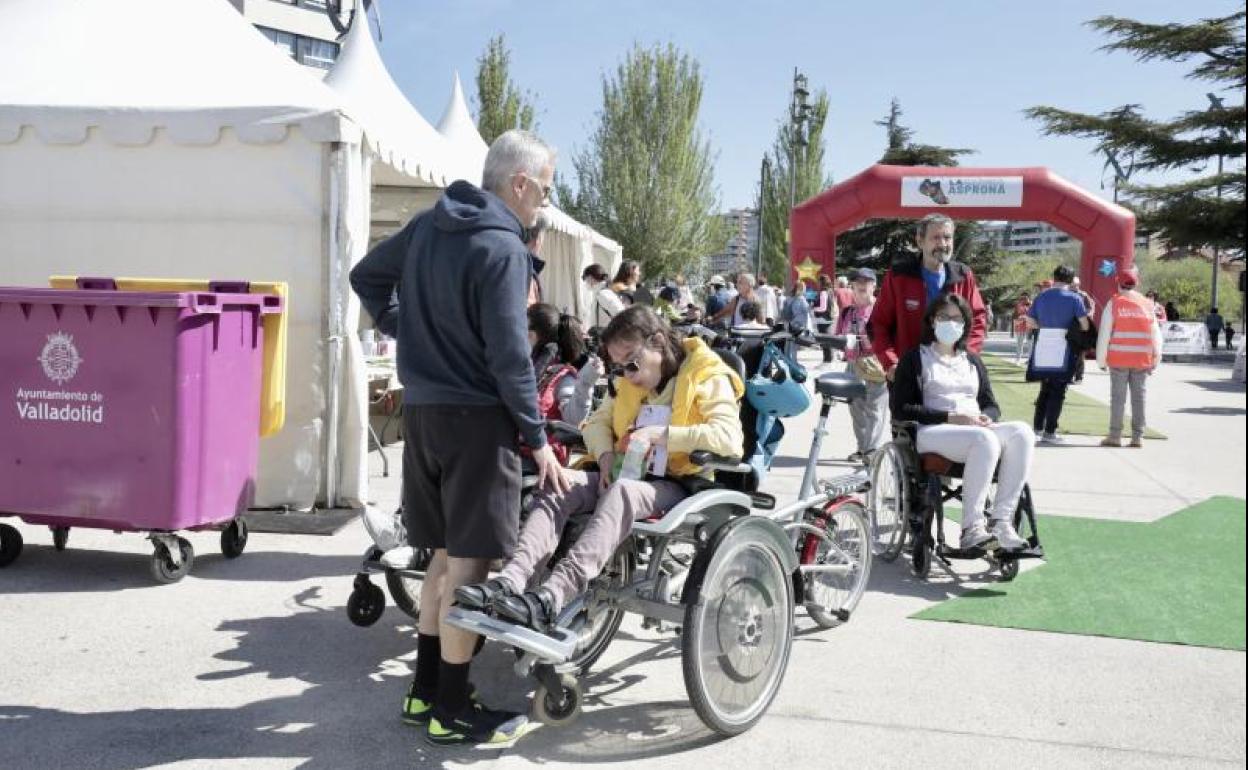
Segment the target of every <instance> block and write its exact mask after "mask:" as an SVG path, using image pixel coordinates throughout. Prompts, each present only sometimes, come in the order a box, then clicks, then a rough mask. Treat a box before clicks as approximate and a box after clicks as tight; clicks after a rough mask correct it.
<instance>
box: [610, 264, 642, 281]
mask: <svg viewBox="0 0 1248 770" xmlns="http://www.w3.org/2000/svg"><path fill="white" fill-rule="evenodd" d="M640 274H641V263H639V262H635V261H633V260H631V259H626V260H624V261H623V262H621V263H620V269H619V270H616V271H615V278H614V279H613V280H612V283H625V284H632V283H633V282H634V281H635V280H637V277H638V276H639V275H640Z"/></svg>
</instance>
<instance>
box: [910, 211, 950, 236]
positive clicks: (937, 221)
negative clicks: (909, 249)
mask: <svg viewBox="0 0 1248 770" xmlns="http://www.w3.org/2000/svg"><path fill="white" fill-rule="evenodd" d="M951 224H953V220H952V219H950V218H949V217H947V216H945V215H944V214H928V215H927V216H925V217H923V218H922V219H920V220H919V224H918V226H917V227H916V228H915V234H916V235H917V236H918V237H919V238H920V239H922V238H924V237H926V236H927V228H929V227H931V226H932V225H951Z"/></svg>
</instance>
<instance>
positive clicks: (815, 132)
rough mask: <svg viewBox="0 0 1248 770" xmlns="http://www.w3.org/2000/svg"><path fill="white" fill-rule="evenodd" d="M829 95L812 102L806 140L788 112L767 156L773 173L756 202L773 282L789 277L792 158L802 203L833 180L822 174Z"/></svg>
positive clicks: (822, 93) (819, 94)
mask: <svg viewBox="0 0 1248 770" xmlns="http://www.w3.org/2000/svg"><path fill="white" fill-rule="evenodd" d="M829 104H830V102H829V100H828V93H827V91H825V90H824V89H822V88H821V89H819V90H818V91H817V92H816V93H815V97H814V101H813V102H812V103H811V105H810V107H811V110H810V114H809V116H808V117H807V119H806V131H805V136H804V137H799V136H796V135H795V133H794V131H793V123H792V121H790V120H789V114H788V111H787V110H786V111H785V116H784V118H783V119H781V121H780V127H779V128H778V129H777V131H776V140H775V143H774V144H773V145H772V148H771V150H770V151H769V152H767V153H766V155H765V156H764V157H765V159H766V161H767V163H768V164H770V167H771V174H770V175H769V178H768V179H767V180H766V184H764V185H760V189H759V193H760V195H759V197H758V198H756V199H755V208H756V210H757V209H758V208H759V207H760V205H761V209H762V219H761V220H760V223H759V224H760V229H759V237H760V238H762V272H763V273H764V274H766V275H769V276H771V278H772V280H773V281H777V282H779V283H783V282H784V281H786V280H787V278H788V276H789V269H788V263H789V257H788V231H789V213H790V208H789V201H790V198H789V185H790V171H789V158H790V157H792V158H793V159H794V161H793V168H795V169H796V178H795V179H793V181H794V182H795V189H796V195H795V196H794V198H795V199H796V200H797V202H798V203H801V202H802V201H804V200H807V199H808V198H812V197H814V196H816V195H818V194H819V193H821V192H823V191H824V190H826V189H827V188H828V187H829V186H831V184H832V179H831V177H829V176H826V175H825V174H824V171H823V156H824V151H825V141H824V137H823V129H824V126H825V125H827V121H828V107H829Z"/></svg>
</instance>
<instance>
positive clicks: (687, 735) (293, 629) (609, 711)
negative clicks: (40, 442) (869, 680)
mask: <svg viewBox="0 0 1248 770" xmlns="http://www.w3.org/2000/svg"><path fill="white" fill-rule="evenodd" d="M111 556H121V555H118V554H112V555H111ZM321 591H322V589H321V588H320V587H313V588H310V589H308V590H305V591H303V592H301V593H299V594H296V595H294V596H293V597H291V599H290V600H289V601H288V603H287V605H288V606H291V607H293V608H294V613H293V614H290V615H286V616H280V617H257V618H245V619H239V620H230V621H226V622H224V623H222V624H220V625H219V626H218V628H217V631H219V632H220V633H221V634H223V635H228V636H231V637H233V638H234V642H235V644H234V646H233V647H232V648H230V649H227V650H224V651H222V652H220V653H218V654H217V655H216V656H215V659H216V661H219V662H220V663H221V664H223V665H225V666H229V667H228V668H225V669H223V670H213V671H206V672H205V673H201V674H199V675H198V676H197V677H196V679H197V680H198V682H199V683H201V684H196V685H195V686H193V687H188V688H184V690H183V691H181V692H162V693H154V694H150V695H149V696H147V697H144V698H142V700H144V701H148V702H151V701H153V700H155V701H160V702H161V703H171V704H175V705H170V706H168V707H162V708H136V709H130V710H126V711H104V712H95V713H80V712H74V711H68V710H58V709H48V708H36V707H29V706H13V705H4V704H0V767H22V768H32V769H34V768H58V769H59V768H64V767H79V768H99V769H101V770H131V769H132V768H140V767H148V766H152V765H164V764H168V763H175V762H181V761H195V762H204V761H208V762H211V761H213V760H237V759H266V758H289V759H296V760H301V761H302V762H301V764H300V765H299V766H300V767H303V768H313V769H320V768H324V769H326V770H329V769H331V768H332V769H333V770H340V769H341V768H345V767H410V766H422V765H423V766H430V765H441V766H454V765H460V764H467V763H473V762H478V761H486V762H492V761H495V760H497V759H498V758H499V757H500V756H501V755H502V754H503V753H504V752H506V753H508V754H516V755H518V756H521V757H525V758H528V759H531V760H534V761H538V762H544V761H570V762H627V761H632V760H637V759H644V758H646V757H654V756H660V755H666V754H671V753H674V752H680V751H687V750H690V749H694V748H697V747H700V746H703V745H706V744H708V743H712V742H714V741H716V740H719V738H718V737H717V736H715V735H713V734H711V733H710V732H709V731H707V730H706V728H705V727H703V726H702V723H701V721H700V720H699V719H698V718H697V716H696V714H695V713H694V712H693V710H692V708H691V707H690V706H689V705H688V704H687V703H684V702H662V703H630V704H621V705H612V703H611V701H612V700H613V699H614V698H615V697H616V696H618V695H620V694H621V693H624V692H625V691H627V690H629V689H630V688H632V687H633V686H635V685H637V684H638V683H640V682H642V681H644V680H645V678H646V675H645V674H642V673H640V672H639V671H638V670H637V666H639V665H641V664H643V663H648V662H653V661H666V660H669V659H679V656H680V652H679V647H678V645H677V644H676V643H674V640H672V639H663V638H659V639H649V640H646V639H638V640H637V641H639V642H647V641H648V642H650V645H649V646H647V647H646V648H645V649H643V650H642V651H640V652H638V653H636V654H634V655H632V656H630V657H628V658H626V659H624V660H621V661H618V662H616V663H615V664H614V665H612V666H610V667H607V668H604V669H602V670H601V671H595V672H592V673H591V674H590V675H589V676H588V677H586V678H585V680H584V685H585V690H586V708H587V711H586V712H585V713H584V714H583V715H582V716H581V718H580V719H579V720H578V721H577V722H576V723H575V724H573V725H571V726H569V727H564V728H558V729H555V728H547V727H539V728H538V729H536V730H535V731H534V732H532V733H530V734H529V735H527V736H525V737H524V738H523V739H522V740H520V741H519V742H517V744H516V745H515V746H513V747H505V748H491V749H470V748H448V749H441V748H437V747H431V746H428V745H427V744H426V743H425V742H424V731H423V729H422V728H418V727H411V726H408V725H405V724H403V723H402V721H401V720H400V718H399V708H400V704H401V701H402V698H403V695H404V692H405V691H406V688H407V685H408V682H409V677H410V670H411V664H412V660H413V659H414V647H415V645H414V639H413V636H414V633H415V629H414V628H413V627H412V626H411V621H410V619H408V618H407V617H406V616H404V615H402V614H401V613H399V612H397V611H393V608H392V607H391V608H389V609H390V610H391V611H387V613H386V614H385V615H383V617H382V620H381V621H380V622H379V623H378V624H377V625H375V626H373V627H371V628H367V629H362V628H357V627H355V626H353V625H351V624H350V623H349V622H348V620H347V618H346V613H345V611H344V609H343V608H342V607H332V608H326V607H324V606H317V602H318V600H319V598H320V594H321ZM625 642H626V639H625V638H624V637H622V638H621V643H625ZM514 661H515V658H514V656H513V654H512V652H511V651H510V650H509V649H504V648H502V647H500V646H498V645H487V646H486V647H485V649H484V650H483V651H482V653H481V654H480V655H479V656H478V658H477V659H476V661H475V662H474V665H473V676H472V678H473V681H474V682H475V683H476V684H477V686H478V688H479V690H480V692H481V695H482V698H483V700H484V701H485V702H487V703H489V704H490V705H491V706H495V707H499V708H506V709H511V710H515V711H524V712H527V711H528V709H529V699H530V697H531V695H532V681H531V680H521V679H519V678H518V677H517V676H516V675H515V673H514V671H513V664H514ZM665 665H668V666H669V667H670V664H665ZM197 668H199V669H201V670H202V669H204V668H210V667H209V666H204V665H202V664H200V665H198V666H197ZM650 675H651V676H653V669H651V673H650ZM677 676H679V674H677ZM254 677H264V678H265V679H267V680H289V681H290V682H293V683H295V684H296V685H301V686H303V689H302V691H301V692H299V693H298V694H297V695H288V696H283V697H276V698H266V699H262V700H257V701H253V702H247V703H241V704H239V703H238V701H239V700H240V699H241V698H243V697H245V693H246V692H247V689H246V688H248V687H249V686H250V687H255V685H254V684H251V685H249V684H248V680H251V679H252V678H254ZM240 693H244V695H241V696H240ZM222 703H224V704H225V705H218V704H222ZM205 704H211V705H205ZM88 707H89V706H88Z"/></svg>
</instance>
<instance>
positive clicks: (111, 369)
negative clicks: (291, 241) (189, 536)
mask: <svg viewBox="0 0 1248 770" xmlns="http://www.w3.org/2000/svg"><path fill="white" fill-rule="evenodd" d="M281 309H282V300H281V298H279V297H275V296H271V295H256V294H242V293H240V294H232V293H214V292H177V293H174V292H170V293H137V292H135V293H131V292H118V291H108V290H61V289H23V288H3V287H0V400H3V401H5V402H7V403H3V404H0V516H6V515H8V516H18V517H20V518H21V519H22V520H23V521H26V522H27V523H30V524H44V525H47V526H49V527H51V528H52V533H53V542H54V544H55V545H56V547H57V549H58V550H60V549H63V548H64V546H65V543H66V540H67V537H68V532H69V528H70V527H94V528H100V529H112V530H118V531H143V532H149V533H151V534H150V535H149V537H150V538H151V539H152V542H153V545H154V548H155V553H154V555H153V557H152V574H153V576H154V577H156V578H157V579H158V580H160V581H161V582H172V581H174V580H178V579H180V578H181V577H183V576H184V575H185V574H186V573H187V572H189V570H190V565H191V562H192V560H193V557H194V554H193V552H192V550H191V547H190V543H189V542H188V541H187V540H186V539H185V538H181V537H177V536H176V535H175V534H173V533H174V531H176V530H184V529H197V528H204V527H212V526H218V527H223V528H224V531H223V533H222V548H223V550H224V551H225V553H226V555H227V556H237V555H238V554H240V553H241V552H242V549H243V546H244V545H245V543H246V537H247V532H246V525H245V524H244V523H243V520H242V519H241V518H239V516H240V514H242V513H243V512H244V511H246V510H247V509H248V507H249V506H250V505H251V502H252V499H253V493H254V488H255V472H256V470H255V469H256V456H257V452H258V449H259V420H260V397H259V391H260V382H261V367H262V361H261V353H262V351H263V348H264V337H263V335H264V328H263V324H262V323H261V321H262V317H263V316H264V315H266V314H270V313H277V312H280V311H281ZM21 547H22V540H21V535H20V532H19V531H18V530H17V529H16V528H15V527H11V526H9V525H7V524H0V567H3V566H5V565H7V564H9V563H11V562H12V561H13V560H14V559H16V558H17V555H18V553H20V551H21Z"/></svg>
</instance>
